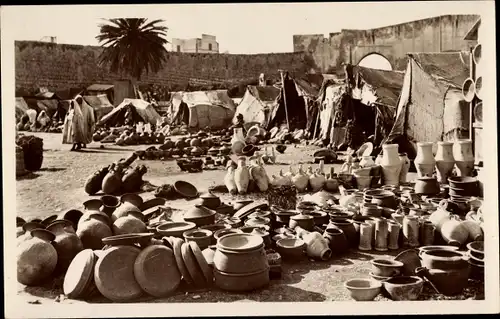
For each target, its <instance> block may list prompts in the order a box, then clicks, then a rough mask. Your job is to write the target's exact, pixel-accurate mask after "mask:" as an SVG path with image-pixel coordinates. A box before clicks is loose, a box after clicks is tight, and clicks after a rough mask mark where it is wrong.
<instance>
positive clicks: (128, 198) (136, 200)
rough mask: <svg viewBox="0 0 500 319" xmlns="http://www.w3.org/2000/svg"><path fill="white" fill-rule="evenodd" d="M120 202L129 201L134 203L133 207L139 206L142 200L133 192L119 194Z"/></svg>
mask: <svg viewBox="0 0 500 319" xmlns="http://www.w3.org/2000/svg"><path fill="white" fill-rule="evenodd" d="M120 202H121V203H122V204H125V203H130V204H132V205H134V206H135V207H141V205H142V204H143V203H144V200H143V199H142V197H141V196H139V195H137V194H134V193H127V194H123V195H122V196H120Z"/></svg>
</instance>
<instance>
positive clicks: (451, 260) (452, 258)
mask: <svg viewBox="0 0 500 319" xmlns="http://www.w3.org/2000/svg"><path fill="white" fill-rule="evenodd" d="M420 257H421V259H422V266H423V267H425V268H427V269H443V270H451V269H461V268H464V267H465V266H466V265H467V261H468V259H469V258H468V257H467V256H466V254H464V253H462V252H459V251H451V250H442V249H441V250H428V251H423V252H422V253H421V254H420Z"/></svg>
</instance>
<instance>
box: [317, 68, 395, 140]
mask: <svg viewBox="0 0 500 319" xmlns="http://www.w3.org/2000/svg"><path fill="white" fill-rule="evenodd" d="M345 71H346V72H345V78H344V79H339V78H337V79H336V78H328V79H326V80H325V81H324V82H323V85H322V88H321V89H320V93H319V95H318V100H317V106H318V112H319V116H318V115H317V114H316V115H315V116H316V118H319V119H320V120H319V121H317V123H314V124H313V125H312V126H311V127H309V130H310V132H311V131H314V132H316V136H315V137H319V138H322V139H329V140H330V142H331V143H332V144H333V145H334V146H340V145H342V144H343V143H344V142H345V137H346V136H347V135H350V136H355V137H356V139H355V140H352V141H351V142H352V143H353V144H354V145H351V146H353V147H357V146H359V145H358V144H361V143H364V142H365V139H366V138H368V137H369V136H372V135H373V136H374V139H373V140H372V142H373V143H374V144H375V145H376V146H377V145H379V144H380V143H381V142H382V140H383V139H384V138H385V137H386V136H387V135H388V133H389V131H390V129H391V128H392V125H393V118H394V114H395V110H396V106H397V101H398V96H399V93H400V91H401V88H402V85H403V79H404V73H403V72H399V71H386V70H377V69H370V68H365V67H361V66H353V65H347V66H346V68H345ZM313 134H314V133H313Z"/></svg>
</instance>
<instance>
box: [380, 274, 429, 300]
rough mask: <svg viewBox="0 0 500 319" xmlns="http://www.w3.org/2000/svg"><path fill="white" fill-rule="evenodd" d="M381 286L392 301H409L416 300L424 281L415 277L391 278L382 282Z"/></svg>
mask: <svg viewBox="0 0 500 319" xmlns="http://www.w3.org/2000/svg"><path fill="white" fill-rule="evenodd" d="M383 285H384V288H385V290H386V291H387V292H388V293H389V295H390V296H391V299H392V300H395V301H403V300H408V301H410V300H417V299H418V297H419V296H420V294H421V293H422V289H423V288H424V280H423V279H422V278H420V277H417V276H411V277H406V276H402V277H393V278H391V279H388V280H386V281H384V283H383Z"/></svg>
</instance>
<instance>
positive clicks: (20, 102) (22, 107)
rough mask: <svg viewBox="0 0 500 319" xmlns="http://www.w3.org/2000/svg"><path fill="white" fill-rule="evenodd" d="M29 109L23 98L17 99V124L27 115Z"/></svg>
mask: <svg viewBox="0 0 500 319" xmlns="http://www.w3.org/2000/svg"><path fill="white" fill-rule="evenodd" d="M28 109H29V107H28V104H27V103H26V101H25V100H24V99H23V98H22V97H16V123H17V122H19V120H20V119H21V117H23V115H24V114H26V111H27V110H28Z"/></svg>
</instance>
